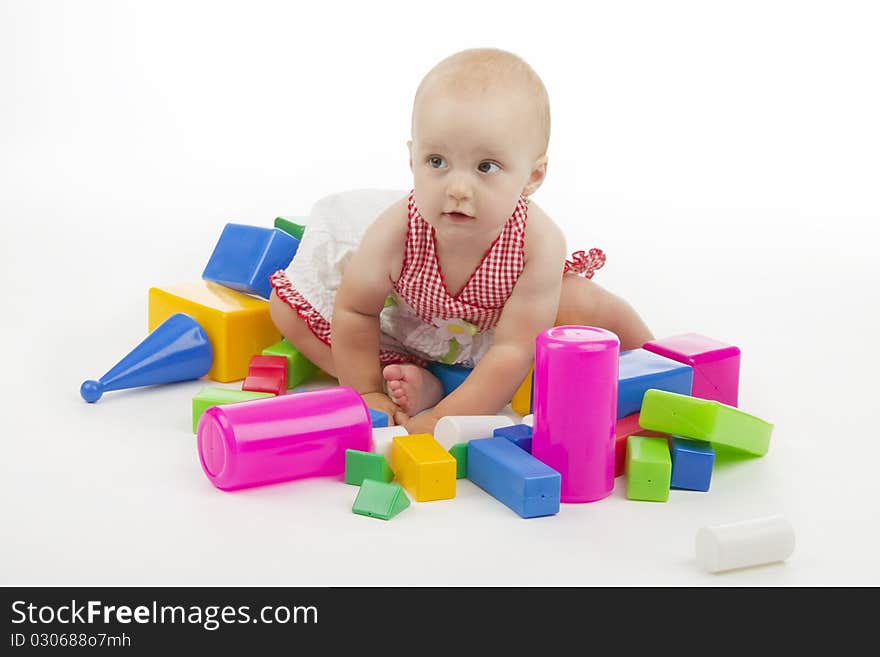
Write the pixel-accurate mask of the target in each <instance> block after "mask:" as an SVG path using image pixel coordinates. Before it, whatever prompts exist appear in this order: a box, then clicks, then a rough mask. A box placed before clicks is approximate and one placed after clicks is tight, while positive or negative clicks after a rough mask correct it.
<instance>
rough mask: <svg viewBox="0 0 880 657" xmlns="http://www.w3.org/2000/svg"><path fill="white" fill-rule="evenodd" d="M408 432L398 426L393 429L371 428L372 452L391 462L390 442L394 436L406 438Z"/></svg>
mask: <svg viewBox="0 0 880 657" xmlns="http://www.w3.org/2000/svg"><path fill="white" fill-rule="evenodd" d="M408 435H409V432H407V430H406V429H404V428H403V427H402V426H400V425H399V424H396V425H394V426H393V427H373V452H375V453H376V454H381V455H382V456H384V457H385V459H386V460H387V461H388V462H391V441H392V440H394V437H395V436H408Z"/></svg>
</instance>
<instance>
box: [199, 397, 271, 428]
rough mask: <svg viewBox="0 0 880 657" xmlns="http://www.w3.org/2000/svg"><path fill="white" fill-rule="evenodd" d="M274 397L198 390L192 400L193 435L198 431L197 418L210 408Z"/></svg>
mask: <svg viewBox="0 0 880 657" xmlns="http://www.w3.org/2000/svg"><path fill="white" fill-rule="evenodd" d="M274 396H275V395H273V394H272V393H271V392H251V391H250V390H236V389H234V388H202V389H201V390H199V394H197V395H196V396H195V397H193V399H192V422H193V433H196V431H197V430H198V427H199V418H200V417H202V413H204V412H205V411H206V410H207V409H209V408H211V406H223V405H224V404H235V403H236V402H243V401H250V400H252V399H261V398H263V397H274Z"/></svg>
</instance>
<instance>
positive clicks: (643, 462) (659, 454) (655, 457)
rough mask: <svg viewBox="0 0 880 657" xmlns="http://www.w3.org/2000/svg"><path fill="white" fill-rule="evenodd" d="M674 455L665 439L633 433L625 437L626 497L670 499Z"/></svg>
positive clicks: (634, 498) (649, 500) (633, 498)
mask: <svg viewBox="0 0 880 657" xmlns="http://www.w3.org/2000/svg"><path fill="white" fill-rule="evenodd" d="M671 479H672V458H671V457H670V455H669V443H668V442H667V440H666V438H648V437H646V436H630V437H629V438H627V439H626V496H627V497H628V498H629V499H631V500H645V501H648V502H665V501H666V500H668V499H669V483H670V480H671Z"/></svg>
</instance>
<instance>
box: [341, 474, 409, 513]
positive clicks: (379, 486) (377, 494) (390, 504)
mask: <svg viewBox="0 0 880 657" xmlns="http://www.w3.org/2000/svg"><path fill="white" fill-rule="evenodd" d="M408 506H409V498H408V497H407V496H406V493H404V492H403V488H401V486H400V484H387V483H385V482H384V481H375V480H373V479H364V483H363V484H361V488H360V490H359V491H358V494H357V497H356V498H355V500H354V505H353V506H352V507H351V510H352V511H353V512H354V513H357V514H359V515H362V516H370V517H371V518H381V519H382V520H391V518H393V517H394V516H396V515H397V514H398V513H400V512H401V511H403V510H404V509H405V508H407V507H408Z"/></svg>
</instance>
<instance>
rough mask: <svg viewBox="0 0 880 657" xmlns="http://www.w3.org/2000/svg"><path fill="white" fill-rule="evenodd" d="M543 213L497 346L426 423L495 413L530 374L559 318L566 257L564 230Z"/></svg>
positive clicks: (531, 228) (530, 231)
mask: <svg viewBox="0 0 880 657" xmlns="http://www.w3.org/2000/svg"><path fill="white" fill-rule="evenodd" d="M537 214H538V213H535V216H530V217H529V223H528V225H527V228H526V240H525V242H526V248H525V264H524V267H523V271H522V274H521V275H520V277H519V280H518V281H517V283H516V286H515V287H514V289H513V292H512V293H511V295H510V298H509V299H508V300H507V303H506V304H505V305H504V310H503V311H502V314H501V319H500V320H499V322H498V324H497V326H496V327H495V337H494V340H493V342H492V346H491V347H490V348H489V350H488V351H487V352H486V355H485V356H483V358H482V359H481V360H480V362H479V363H478V364H477V366H476V367H475V368H474V371H473V372H471V374H470V375H468V377H467V378H466V379H465V380H464V382H463V383H462V384H461V385H460V386H459V387H458V388H456V389H455V390H454V391H453V392H452V393H450V394H449V396H448V397H446V398H445V399H444V400H442V401H441V402H440V403H439V404H438V405H437V406H436V407H435V408H434V409H433V410H432V411H430V418H428V419H427V420H423V421H422V422H425V421H428V422H430V420H431V419H439V418H441V417H443V416H445V415H492V414H495V413H497V412H498V411H500V410H501V409H502V408H504V406H505V405H506V404H507V403H508V402H509V401H510V399H511V398H512V397H513V393H514V392H516V389H517V388H518V387H519V386H520V384H521V383H522V381H523V379H525V377H526V375H527V374H528V373H529V368H530V367H531V364H532V361H533V359H534V353H535V338H536V337H537V336H538V334H539V333H541V332H542V331H545V330H546V329H548V328H550V327H551V326H553V322H554V320H555V319H556V311H557V308H558V305H559V295H560V289H561V287H562V268H563V266H564V264H565V255H566V252H565V238H564V237H563V235H562V232H561V231H560V230H559V228H558V227H557V226H556V224H554V223H553V222H552V221H550V220H549V219H548V218H546V217H541V220H539V218H538V216H537ZM417 419H420V418H417ZM407 426H409V425H407Z"/></svg>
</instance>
